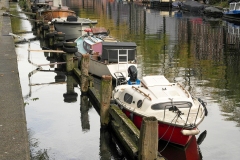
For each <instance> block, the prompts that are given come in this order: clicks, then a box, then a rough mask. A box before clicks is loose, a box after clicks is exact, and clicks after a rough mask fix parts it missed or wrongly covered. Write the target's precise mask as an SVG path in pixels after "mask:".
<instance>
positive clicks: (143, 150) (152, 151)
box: [138, 117, 158, 160]
mask: <svg viewBox="0 0 240 160" xmlns="http://www.w3.org/2000/svg"><path fill="white" fill-rule="evenodd" d="M157 157H158V121H157V119H156V117H144V118H143V121H142V126H141V130H140V139H139V153H138V160H147V159H153V160H154V159H157Z"/></svg>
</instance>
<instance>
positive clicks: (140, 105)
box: [137, 100, 143, 108]
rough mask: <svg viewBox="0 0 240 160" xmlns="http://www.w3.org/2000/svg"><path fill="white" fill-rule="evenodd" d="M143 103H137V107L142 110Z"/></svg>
mask: <svg viewBox="0 0 240 160" xmlns="http://www.w3.org/2000/svg"><path fill="white" fill-rule="evenodd" d="M142 103H143V101H142V100H139V101H138V102H137V107H138V108H141V107H142Z"/></svg>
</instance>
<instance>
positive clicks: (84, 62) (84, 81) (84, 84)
mask: <svg viewBox="0 0 240 160" xmlns="http://www.w3.org/2000/svg"><path fill="white" fill-rule="evenodd" d="M89 60H90V56H89V54H84V55H83V56H82V58H81V73H82V75H81V80H80V81H81V92H84V93H85V92H87V91H88V86H89V84H88V78H89V75H88V69H89Z"/></svg>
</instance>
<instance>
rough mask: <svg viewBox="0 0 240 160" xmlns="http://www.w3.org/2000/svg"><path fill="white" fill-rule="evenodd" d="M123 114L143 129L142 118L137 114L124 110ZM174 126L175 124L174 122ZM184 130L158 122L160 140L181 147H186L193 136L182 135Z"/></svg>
mask: <svg viewBox="0 0 240 160" xmlns="http://www.w3.org/2000/svg"><path fill="white" fill-rule="evenodd" d="M123 112H124V113H125V114H126V115H127V117H128V118H130V119H131V120H132V121H133V123H134V124H135V125H136V127H137V128H138V129H140V128H141V124H142V118H143V117H142V116H140V115H137V114H134V113H133V114H132V112H129V111H128V110H125V109H123ZM173 124H174V122H173ZM182 129H183V128H181V127H177V126H173V125H168V124H165V123H161V122H158V137H159V140H160V139H161V140H164V141H169V142H170V143H174V144H178V145H181V146H186V145H187V144H188V142H189V140H190V139H191V137H192V136H185V135H183V134H182V133H181V130H182Z"/></svg>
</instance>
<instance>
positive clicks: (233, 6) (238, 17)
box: [223, 2, 240, 22]
mask: <svg viewBox="0 0 240 160" xmlns="http://www.w3.org/2000/svg"><path fill="white" fill-rule="evenodd" d="M223 19H224V20H227V21H230V22H240V2H231V3H229V8H224V11H223Z"/></svg>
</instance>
